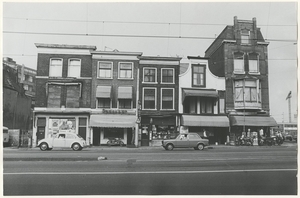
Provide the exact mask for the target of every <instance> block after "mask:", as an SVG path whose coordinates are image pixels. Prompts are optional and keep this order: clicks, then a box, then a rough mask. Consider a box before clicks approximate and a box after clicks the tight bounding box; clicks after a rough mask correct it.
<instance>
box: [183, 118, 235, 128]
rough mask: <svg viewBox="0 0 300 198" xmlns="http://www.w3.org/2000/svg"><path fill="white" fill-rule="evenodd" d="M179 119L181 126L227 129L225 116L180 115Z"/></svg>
mask: <svg viewBox="0 0 300 198" xmlns="http://www.w3.org/2000/svg"><path fill="white" fill-rule="evenodd" d="M181 118H182V119H181V124H182V125H183V126H205V127H229V120H228V118H227V117H226V116H199V115H182V117H181Z"/></svg>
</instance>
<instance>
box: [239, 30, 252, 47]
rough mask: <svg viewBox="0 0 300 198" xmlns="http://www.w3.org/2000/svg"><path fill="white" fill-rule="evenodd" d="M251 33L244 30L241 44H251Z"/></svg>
mask: <svg viewBox="0 0 300 198" xmlns="http://www.w3.org/2000/svg"><path fill="white" fill-rule="evenodd" d="M249 41H250V31H249V30H247V29H244V30H242V31H241V44H249V43H250V42H249Z"/></svg>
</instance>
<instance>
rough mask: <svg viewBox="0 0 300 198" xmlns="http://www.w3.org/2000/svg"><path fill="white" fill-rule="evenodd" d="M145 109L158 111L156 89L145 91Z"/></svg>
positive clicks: (145, 89)
mask: <svg viewBox="0 0 300 198" xmlns="http://www.w3.org/2000/svg"><path fill="white" fill-rule="evenodd" d="M143 92H144V93H143V97H144V100H143V109H156V89H153V88H144V89H143Z"/></svg>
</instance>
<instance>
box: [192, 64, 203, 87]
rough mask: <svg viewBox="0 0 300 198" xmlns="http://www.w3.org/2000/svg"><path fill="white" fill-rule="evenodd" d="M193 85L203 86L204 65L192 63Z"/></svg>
mask: <svg viewBox="0 0 300 198" xmlns="http://www.w3.org/2000/svg"><path fill="white" fill-rule="evenodd" d="M192 68H193V74H192V75H193V86H201V87H204V86H205V65H193V66H192Z"/></svg>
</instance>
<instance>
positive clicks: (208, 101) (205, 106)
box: [200, 98, 214, 114]
mask: <svg viewBox="0 0 300 198" xmlns="http://www.w3.org/2000/svg"><path fill="white" fill-rule="evenodd" d="M200 104H201V105H200V109H201V113H208V114H211V113H213V112H214V111H213V108H214V99H212V98H201V100H200Z"/></svg>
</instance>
